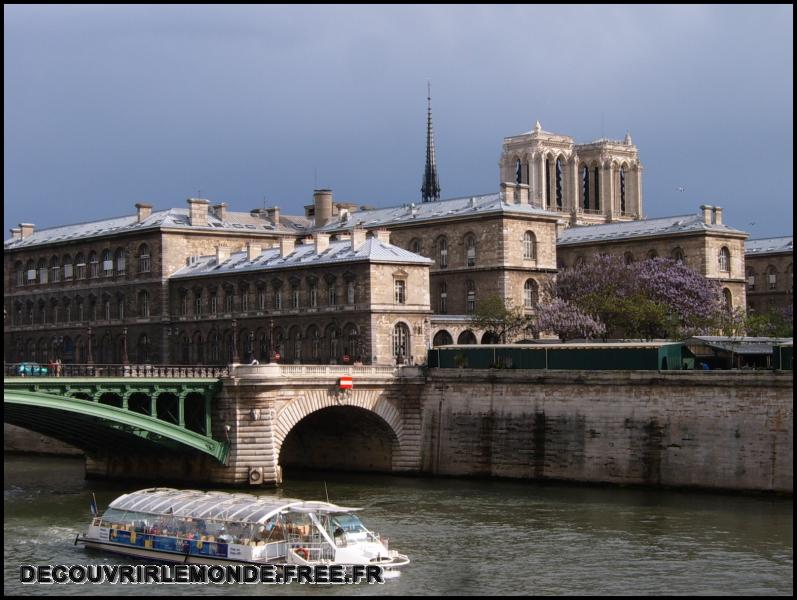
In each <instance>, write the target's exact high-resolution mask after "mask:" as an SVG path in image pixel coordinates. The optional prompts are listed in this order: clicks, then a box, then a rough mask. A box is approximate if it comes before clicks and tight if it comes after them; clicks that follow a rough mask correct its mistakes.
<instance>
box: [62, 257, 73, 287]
mask: <svg viewBox="0 0 797 600" xmlns="http://www.w3.org/2000/svg"><path fill="white" fill-rule="evenodd" d="M62 264H63V266H64V281H71V280H72V275H73V272H74V271H73V266H72V257H71V256H69V255H68V254H67V255H66V256H64V260H63V262H62Z"/></svg>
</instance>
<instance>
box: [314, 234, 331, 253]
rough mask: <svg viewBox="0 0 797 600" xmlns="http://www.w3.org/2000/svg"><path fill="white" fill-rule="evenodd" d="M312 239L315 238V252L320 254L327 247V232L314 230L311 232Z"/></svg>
mask: <svg viewBox="0 0 797 600" xmlns="http://www.w3.org/2000/svg"><path fill="white" fill-rule="evenodd" d="M313 239H314V240H315V253H316V254H321V253H322V252H324V250H326V249H327V248H329V234H328V233H321V232H320V231H316V232H315V233H314V234H313Z"/></svg>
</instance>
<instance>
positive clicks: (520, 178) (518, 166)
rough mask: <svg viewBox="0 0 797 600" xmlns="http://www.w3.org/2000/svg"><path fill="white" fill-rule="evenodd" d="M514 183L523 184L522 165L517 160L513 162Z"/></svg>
mask: <svg viewBox="0 0 797 600" xmlns="http://www.w3.org/2000/svg"><path fill="white" fill-rule="evenodd" d="M515 183H523V165H522V163H521V162H520V159H519V158H518V159H516V160H515Z"/></svg>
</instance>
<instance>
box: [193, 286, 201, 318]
mask: <svg viewBox="0 0 797 600" xmlns="http://www.w3.org/2000/svg"><path fill="white" fill-rule="evenodd" d="M194 316H196V317H200V316H202V290H201V289H196V290H194Z"/></svg>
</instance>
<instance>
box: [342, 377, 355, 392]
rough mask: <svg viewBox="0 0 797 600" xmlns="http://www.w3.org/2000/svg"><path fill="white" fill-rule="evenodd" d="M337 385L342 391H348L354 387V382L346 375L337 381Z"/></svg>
mask: <svg viewBox="0 0 797 600" xmlns="http://www.w3.org/2000/svg"><path fill="white" fill-rule="evenodd" d="M338 385H339V386H340V389H342V390H350V389H352V388H353V387H354V381H353V380H352V378H351V377H349V376H348V375H347V376H344V377H341V378H340V380H339V381H338Z"/></svg>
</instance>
